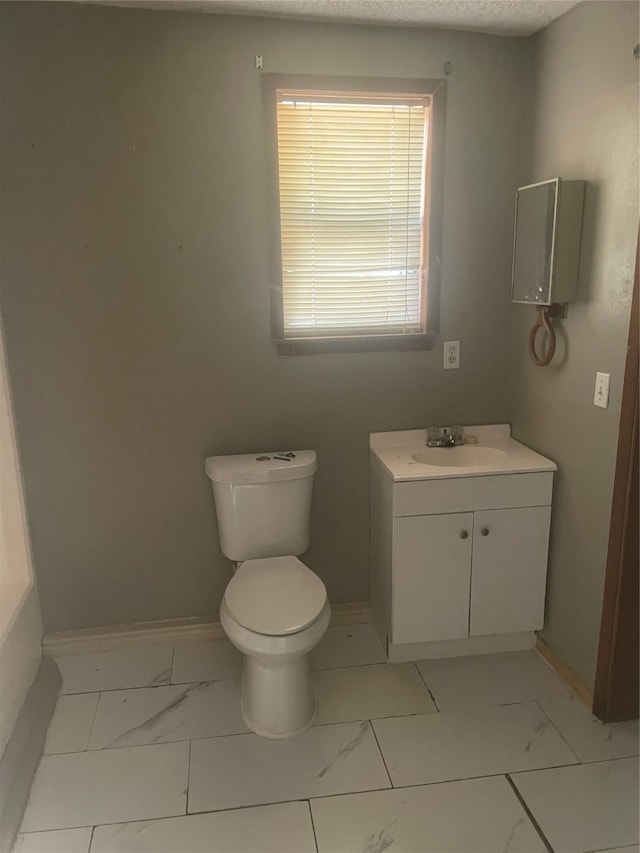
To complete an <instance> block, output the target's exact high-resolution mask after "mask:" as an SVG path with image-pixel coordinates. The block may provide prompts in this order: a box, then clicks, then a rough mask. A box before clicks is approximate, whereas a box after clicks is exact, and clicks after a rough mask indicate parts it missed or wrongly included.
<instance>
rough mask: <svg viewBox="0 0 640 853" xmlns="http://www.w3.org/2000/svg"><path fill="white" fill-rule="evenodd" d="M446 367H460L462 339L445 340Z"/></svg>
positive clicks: (450, 368) (448, 368)
mask: <svg viewBox="0 0 640 853" xmlns="http://www.w3.org/2000/svg"><path fill="white" fill-rule="evenodd" d="M443 366H444V369H445V370H452V369H453V368H456V367H460V341H445V342H444V365H443Z"/></svg>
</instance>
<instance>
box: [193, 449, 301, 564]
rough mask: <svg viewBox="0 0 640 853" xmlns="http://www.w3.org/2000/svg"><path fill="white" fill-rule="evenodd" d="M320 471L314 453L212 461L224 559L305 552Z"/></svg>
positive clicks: (210, 474)
mask: <svg viewBox="0 0 640 853" xmlns="http://www.w3.org/2000/svg"><path fill="white" fill-rule="evenodd" d="M317 468H318V462H317V457H316V452H315V450H294V451H287V452H285V453H268V452H267V453H247V454H242V455H238V456H210V457H208V458H207V459H206V460H205V470H206V472H207V476H208V477H209V479H210V480H211V485H212V487H213V499H214V503H215V506H216V515H217V518H218V533H219V535H220V546H221V548H222V552H223V554H225V556H227V557H228V558H229V559H230V560H236V561H241V560H253V559H258V558H262V557H282V556H286V555H289V554H292V555H295V556H297V555H298V554H302V553H304V552H305V551H306V550H307V548H308V547H309V519H310V515H311V490H312V486H313V475H314V474H315V472H316V470H317Z"/></svg>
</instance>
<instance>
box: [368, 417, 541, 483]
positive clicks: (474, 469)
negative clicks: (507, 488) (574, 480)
mask: <svg viewBox="0 0 640 853" xmlns="http://www.w3.org/2000/svg"><path fill="white" fill-rule="evenodd" d="M464 436H465V439H466V438H467V437H469V436H475V437H476V438H477V440H478V441H477V443H476V444H465V445H463V446H462V447H450V448H444V449H439V448H438V457H439V460H440V461H439V464H438V465H426V464H424V463H422V462H416V461H415V460H414V459H413V458H412V457H413V455H414V454H416V453H420V452H422V451H424V450H426V449H427V430H426V429H412V430H404V431H402V432H374V433H371V436H370V449H371V453H372V454H373V455H374V456H375V457H376V458H377V459H379V460H380V462H381V463H382V465H383V467H384V468H385V469H386V472H387V473H388V474H389V476H390V477H391V478H392V479H393V480H399V481H402V480H442V479H445V478H450V477H486V476H487V475H493V474H523V473H530V472H535V471H557V470H558V466H557V465H556V464H555V462H552V461H551V460H550V459H547V458H546V457H544V456H541V455H540V454H539V453H536V452H535V451H534V450H531V448H529V447H526V446H525V445H524V444H521V443H520V442H519V441H516V440H515V439H513V438H511V426H510V425H509V424H491V425H483V426H465V427H464ZM476 447H477V448H483V447H486V448H492V449H494V450H499V451H501V453H500V454H496V458H495V459H492V460H491V461H488V462H484V463H483V464H473V465H459V464H457V465H451V466H447V465H443V464H442V460H444V461H446V458H447V457H446V456H445V454H447V453H451V454H454V453H455V452H456V451H458V450H464V451H465V455H469V456H472V453H473V448H476ZM451 458H452V459H453V458H454V457H453V456H452V457H451Z"/></svg>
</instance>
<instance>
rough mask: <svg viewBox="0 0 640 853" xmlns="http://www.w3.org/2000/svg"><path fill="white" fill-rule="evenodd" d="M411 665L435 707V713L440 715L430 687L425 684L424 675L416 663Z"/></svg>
mask: <svg viewBox="0 0 640 853" xmlns="http://www.w3.org/2000/svg"><path fill="white" fill-rule="evenodd" d="M413 665H414V666H415V668H416V669H417V670H418V675H419V676H420V680H421V681H422V683H423V684H424V686H425V689H426V691H427V693H428V694H429V696H430V697H431V701H432V702H433V704H434V705H435V707H436V711H437V712H438V713H440V708H438V703H437V702H436V697H435V696H434V695H433V693H432V691H431V688H430V687H429V685H428V684H427V679H426V678H425V677H424V675H423V674H422V672H421V670H420V667H419V666H418V663H417V662H416V661H414V664H413Z"/></svg>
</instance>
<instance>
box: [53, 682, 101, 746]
mask: <svg viewBox="0 0 640 853" xmlns="http://www.w3.org/2000/svg"><path fill="white" fill-rule="evenodd" d="M101 699H102V692H100V693H98V699H97V701H96V707H95V708H94V709H93V718H92V719H91V725H90V726H89V734H88V735H87V742H86V744H85V747H84V749H83V750H82V752H93V750H91V749H89V744H90V743H91V735H92V734H93V727H94V726H95V724H96V717H97V716H98V705H99V704H100V700H101ZM56 754H57V755H60V753H56Z"/></svg>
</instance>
